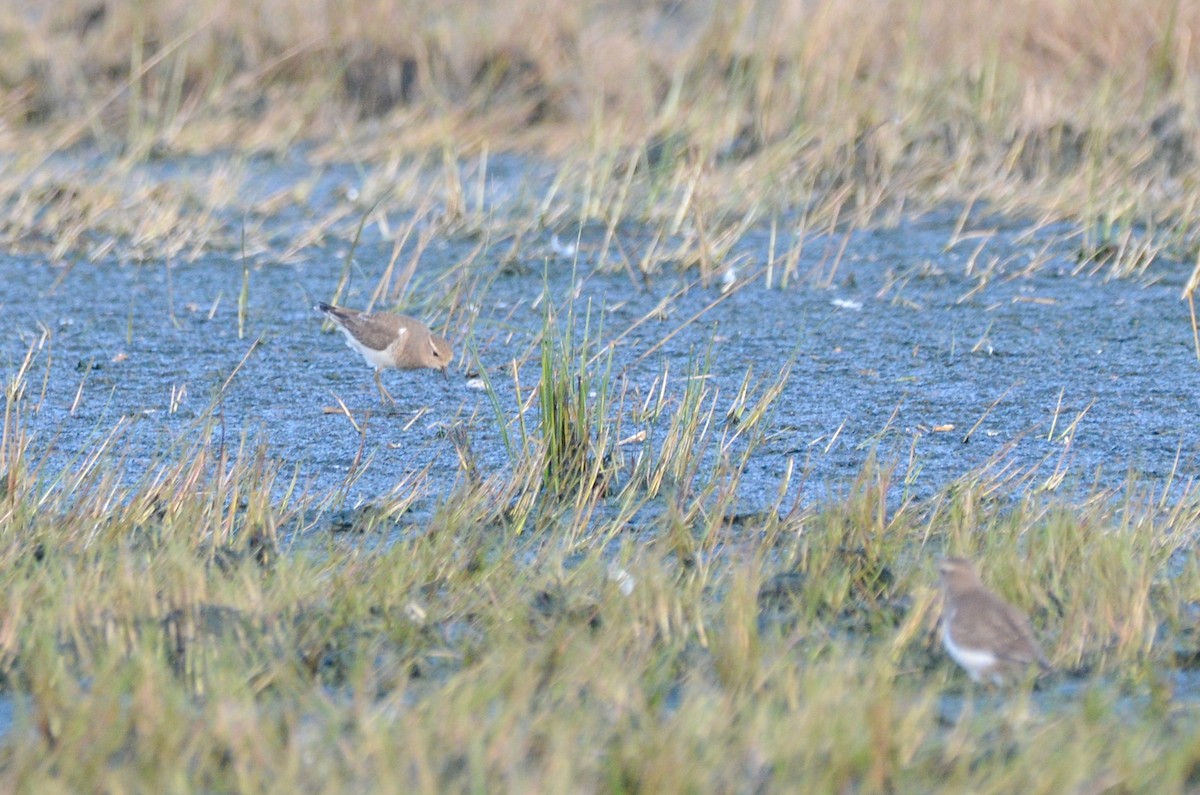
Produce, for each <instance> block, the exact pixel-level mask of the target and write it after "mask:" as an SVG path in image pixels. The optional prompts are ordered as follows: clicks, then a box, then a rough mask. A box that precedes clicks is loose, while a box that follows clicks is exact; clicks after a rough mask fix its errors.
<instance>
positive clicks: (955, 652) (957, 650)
mask: <svg viewBox="0 0 1200 795" xmlns="http://www.w3.org/2000/svg"><path fill="white" fill-rule="evenodd" d="M942 645H943V646H945V647H946V651H948V652H950V656H951V657H953V658H954V661H955V662H956V663H958V664H959V665H961V666H962V667H963V668H966V669H967V673H969V674H970V675H971V678H972V679H974V680H975V681H976V682H979V681H982V678H981V674H982V673H983V672H984V671H986V670H987V669H988V668H991V667H992V666H993V665H995V664H996V655H995V654H993V653H992V652H990V651H987V650H986V649H965V648H963V647H962V646H958V645H956V644H955V643H954V639H953V638H951V637H950V630H949V628H948V627H942Z"/></svg>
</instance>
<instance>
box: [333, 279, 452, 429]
mask: <svg viewBox="0 0 1200 795" xmlns="http://www.w3.org/2000/svg"><path fill="white" fill-rule="evenodd" d="M315 308H316V310H317V311H318V312H323V313H324V314H325V316H326V317H328V318H329V319H330V320H332V321H333V322H334V325H336V326H337V327H338V329H339V330H340V331H341V332H342V333H343V334H344V335H346V344H347V345H348V346H350V347H351V348H353V349H354V350H356V351H358V352H359V353H361V354H362V357H363V358H364V359H366V360H367V364H368V365H369V366H370V367H373V368H375V386H377V387H379V396H380V397H381V398H386V399H387V400H388V401H389V402H391V404H392V405H393V406H394V405H395V404H396V400H395V398H393V397H392V395H391V393H390V392H388V391H387V390H386V389H384V387H383V381H382V380H380V378H379V372H380V371H381V370H384V369H386V368H389V367H390V368H393V369H396V370H419V369H422V368H426V367H428V368H430V369H433V370H441V371H442V375H443V376H445V377H446V378H449V377H450V376H449V374H448V373H447V369H446V368H448V367H449V366H450V360H451V359H452V358H454V351H453V350H451V348H450V343H449V342H447V341H446V338H445V337H439V336H438V335H437V334H434V333H433V332H431V331H430V330H429V327H428V326H426V325H425V324H424V323H422V322H421V321H419V320H417V319H415V318H411V317H406V316H404V315H393V314H390V313H388V312H356V311H355V310H353V309H344V308H342V307H340V306H333V305H331V304H325V303H320V304H317V305H316V307H315Z"/></svg>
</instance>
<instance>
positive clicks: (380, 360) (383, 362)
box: [339, 328, 392, 370]
mask: <svg viewBox="0 0 1200 795" xmlns="http://www.w3.org/2000/svg"><path fill="white" fill-rule="evenodd" d="M339 331H341V332H342V336H343V337H345V338H346V345H347V346H348V347H350V348H352V349H353V350H356V351H358V352H359V353H361V354H362V357H363V359H365V360H366V362H367V366H368V367H373V368H375V369H376V370H382V369H383V368H385V367H391V366H392V356H391V354H390V353H389V351H388V350H387V349H386V348H385V349H383V350H381V351H377V350H375V349H374V348H368V347H367V346H366V345H363V344H362V343H361V342H359V341H358V340H356V339H355V338H354V335H353V334H351V333H350V332H349V331H347V330H346V329H344V328H339Z"/></svg>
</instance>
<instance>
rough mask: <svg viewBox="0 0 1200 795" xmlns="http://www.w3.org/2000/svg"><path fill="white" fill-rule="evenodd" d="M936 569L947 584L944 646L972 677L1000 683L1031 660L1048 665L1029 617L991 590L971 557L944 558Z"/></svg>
mask: <svg viewBox="0 0 1200 795" xmlns="http://www.w3.org/2000/svg"><path fill="white" fill-rule="evenodd" d="M938 571H940V572H941V574H942V585H943V586H944V587H945V603H944V605H943V608H942V645H944V646H945V647H946V651H948V652H949V653H950V656H951V657H953V658H954V661H955V662H956V663H958V664H959V665H961V666H962V667H963V668H965V669H966V671H967V673H968V674H970V675H971V678H972V679H973V680H975V681H976V682H984V681H987V682H991V683H992V684H997V685H1002V684H1004V682H1005V681H1006V680H1010V679H1012V678H1016V677H1018V676H1020V675H1021V674H1022V673H1023V672H1025V671H1027V670H1028V669H1029V667H1030V666H1031V665H1034V664H1037V665H1038V666H1039V667H1040V668H1041V669H1042V670H1043V671H1048V670H1050V663H1049V661H1047V660H1046V656H1045V655H1044V654H1042V650H1041V649H1040V648H1039V647H1038V644H1037V641H1036V640H1035V639H1034V637H1033V630H1031V629H1030V628H1029V619H1028V618H1026V617H1025V616H1024V615H1022V614H1021V612H1020V611H1019V610H1017V609H1016V608H1015V607H1013V606H1012V605H1010V604H1009V603H1008V602H1005V601H1004V600H1003V599H1001V598H1000V597H999V596H997V595H996V594H994V593H992V592H991V591H989V590H988V589H987V588H986V587H985V586H984V584H983V582H982V581H981V580H980V579H979V575H978V574H976V573H975V569H974V567H973V566H971V562H970V561H969V560H967V559H965V558H945V559H943V560H942V561H941V562H940V563H939V564H938Z"/></svg>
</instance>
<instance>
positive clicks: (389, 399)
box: [375, 370, 396, 408]
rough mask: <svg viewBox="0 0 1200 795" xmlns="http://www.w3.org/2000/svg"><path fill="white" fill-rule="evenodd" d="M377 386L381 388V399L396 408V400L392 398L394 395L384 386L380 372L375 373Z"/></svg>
mask: <svg viewBox="0 0 1200 795" xmlns="http://www.w3.org/2000/svg"><path fill="white" fill-rule="evenodd" d="M375 386H377V387H379V397H380V399H381V400H386V401H387V402H389V403H391V404H392V408H395V407H396V399H395V398H394V397H392V393H391V392H388V391H387V389H385V388H384V386H383V380H382V379H380V377H379V371H378V370H376V371H375Z"/></svg>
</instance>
